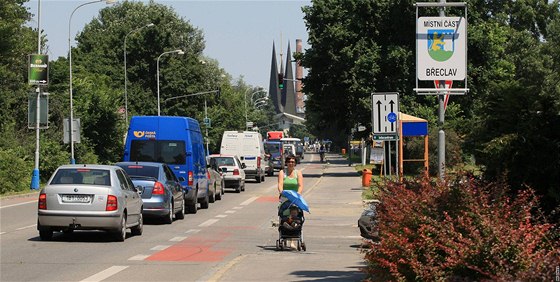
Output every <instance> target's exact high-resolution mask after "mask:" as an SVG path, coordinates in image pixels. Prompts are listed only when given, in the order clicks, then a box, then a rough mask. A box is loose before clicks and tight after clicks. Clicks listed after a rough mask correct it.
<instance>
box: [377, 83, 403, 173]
mask: <svg viewBox="0 0 560 282" xmlns="http://www.w3.org/2000/svg"><path fill="white" fill-rule="evenodd" d="M371 108H372V110H371V121H372V122H371V124H372V128H373V140H378V141H384V142H385V141H397V140H399V134H398V133H399V128H398V127H399V93H397V92H386V93H385V92H383V93H372V94H371ZM383 147H385V146H383ZM388 147H389V157H388V162H387V163H388V164H389V175H391V169H390V167H391V155H390V152H391V149H390V148H391V143H390V142H389V143H388ZM395 148H396V150H395V152H396V154H395V160H398V158H399V147H398V146H396V147H395ZM384 163H385V162H384ZM395 172H396V175H399V168H398V166H397V167H396V168H395Z"/></svg>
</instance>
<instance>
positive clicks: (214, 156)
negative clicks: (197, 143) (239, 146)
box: [208, 154, 237, 158]
mask: <svg viewBox="0 0 560 282" xmlns="http://www.w3.org/2000/svg"><path fill="white" fill-rule="evenodd" d="M208 157H210V158H235V157H237V156H236V155H222V154H212V155H210V156H208Z"/></svg>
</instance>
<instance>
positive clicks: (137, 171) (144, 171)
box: [119, 164, 159, 179]
mask: <svg viewBox="0 0 560 282" xmlns="http://www.w3.org/2000/svg"><path fill="white" fill-rule="evenodd" d="M119 166H120V167H122V168H123V169H124V171H126V173H128V175H130V176H148V177H153V178H156V179H157V178H158V173H159V167H157V166H146V165H132V164H131V165H121V164H119Z"/></svg>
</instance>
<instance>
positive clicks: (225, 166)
mask: <svg viewBox="0 0 560 282" xmlns="http://www.w3.org/2000/svg"><path fill="white" fill-rule="evenodd" d="M209 159H210V160H212V161H215V162H216V165H217V166H218V167H219V168H220V169H221V170H222V175H223V176H224V187H225V188H233V189H235V191H236V192H237V193H240V192H241V191H245V175H246V174H245V171H244V170H243V169H244V168H245V163H241V161H240V160H239V158H238V157H237V156H232V155H210V156H209Z"/></svg>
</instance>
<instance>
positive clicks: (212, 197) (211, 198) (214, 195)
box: [208, 183, 216, 203]
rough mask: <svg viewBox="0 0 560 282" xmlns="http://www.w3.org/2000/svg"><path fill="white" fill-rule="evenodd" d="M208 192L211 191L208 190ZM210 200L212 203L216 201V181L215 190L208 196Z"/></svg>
mask: <svg viewBox="0 0 560 282" xmlns="http://www.w3.org/2000/svg"><path fill="white" fill-rule="evenodd" d="M208 193H210V191H208ZM208 201H209V202H210V203H214V202H216V183H214V191H213V192H212V193H211V195H210V196H209V197H208Z"/></svg>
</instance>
